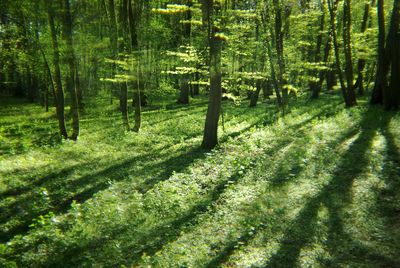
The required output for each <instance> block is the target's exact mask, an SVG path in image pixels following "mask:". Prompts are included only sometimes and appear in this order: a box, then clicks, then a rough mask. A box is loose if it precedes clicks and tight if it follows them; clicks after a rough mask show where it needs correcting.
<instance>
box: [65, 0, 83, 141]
mask: <svg viewBox="0 0 400 268" xmlns="http://www.w3.org/2000/svg"><path fill="white" fill-rule="evenodd" d="M63 2H64V6H63V10H64V12H63V13H64V14H63V15H64V20H63V29H64V39H65V41H66V44H67V50H66V60H67V63H68V77H67V79H68V83H67V84H66V86H67V90H68V92H69V95H70V98H71V113H72V134H71V136H70V137H69V138H70V139H71V140H77V139H78V136H79V106H78V96H77V93H76V80H75V79H76V76H75V74H76V63H75V51H74V42H73V38H72V17H71V8H70V0H64V1H63Z"/></svg>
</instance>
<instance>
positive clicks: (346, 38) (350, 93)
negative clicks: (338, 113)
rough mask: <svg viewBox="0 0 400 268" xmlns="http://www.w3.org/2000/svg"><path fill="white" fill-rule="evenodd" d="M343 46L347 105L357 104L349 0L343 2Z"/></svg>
mask: <svg viewBox="0 0 400 268" xmlns="http://www.w3.org/2000/svg"><path fill="white" fill-rule="evenodd" d="M343 46H344V54H345V59H346V65H345V73H346V83H347V89H346V91H347V94H346V95H347V100H346V105H347V107H352V106H355V105H357V99H356V93H355V91H354V84H353V79H354V73H353V59H352V52H351V0H345V1H344V4H343Z"/></svg>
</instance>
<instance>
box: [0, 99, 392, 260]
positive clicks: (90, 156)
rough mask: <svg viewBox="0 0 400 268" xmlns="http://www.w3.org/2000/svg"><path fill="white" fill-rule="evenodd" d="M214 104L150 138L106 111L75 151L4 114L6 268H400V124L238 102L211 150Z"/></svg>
mask: <svg viewBox="0 0 400 268" xmlns="http://www.w3.org/2000/svg"><path fill="white" fill-rule="evenodd" d="M206 105H207V102H206V100H205V99H202V98H199V99H194V100H193V103H192V104H191V105H189V106H180V105H165V104H160V105H158V106H157V105H156V106H155V107H158V109H151V108H149V109H147V110H145V111H144V113H143V128H142V129H141V132H140V133H139V134H137V133H127V132H125V131H124V130H123V126H122V125H121V119H120V115H119V113H118V111H117V109H116V107H115V106H116V105H114V106H113V105H109V104H107V101H105V100H104V101H102V100H101V99H96V100H95V101H94V102H93V103H92V104H90V105H88V106H87V107H91V108H90V109H89V108H88V110H87V111H86V113H85V114H84V115H83V117H82V131H81V136H80V140H79V141H78V142H77V143H74V142H66V141H62V140H60V139H59V138H58V135H57V130H56V128H57V127H56V122H55V120H54V117H53V112H50V113H45V112H43V110H42V109H41V108H40V107H37V106H35V105H31V104H26V103H21V102H20V101H17V100H7V102H5V103H2V105H1V108H0V152H1V154H0V198H1V200H0V211H1V213H0V242H1V243H2V244H0V266H6V267H13V266H18V267H60V266H62V267H93V266H94V267H124V266H125V267H148V266H151V267H400V256H399V255H398V252H400V242H399V241H400V232H399V230H400V225H399V223H400V191H399V190H400V138H399V137H400V115H399V114H397V113H394V112H383V111H382V110H381V109H380V108H379V107H368V106H367V105H366V104H365V103H364V102H362V101H361V105H359V107H357V108H353V109H343V105H342V103H341V100H340V98H338V97H336V96H323V97H322V98H321V99H320V100H318V101H315V102H308V101H306V100H305V99H302V98H300V99H298V100H297V102H296V103H295V104H294V105H293V107H292V112H291V113H290V114H289V115H287V116H286V117H284V118H281V117H278V116H276V109H275V105H274V104H273V103H262V104H261V103H260V104H259V105H258V106H257V107H256V108H248V107H247V104H245V103H243V104H242V105H239V106H235V105H233V104H232V103H229V102H226V103H224V107H223V112H224V121H225V122H224V131H220V141H221V143H220V146H219V147H218V148H217V149H215V150H213V151H202V150H200V149H199V144H200V143H201V136H202V128H203V125H204V115H205V111H206ZM221 130H222V129H221Z"/></svg>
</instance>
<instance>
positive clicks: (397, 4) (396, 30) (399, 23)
mask: <svg viewBox="0 0 400 268" xmlns="http://www.w3.org/2000/svg"><path fill="white" fill-rule="evenodd" d="M386 49H387V55H388V57H389V59H390V60H391V68H390V70H391V71H390V80H389V86H388V87H386V88H384V91H383V104H384V106H385V109H387V110H391V109H399V108H400V1H397V0H395V1H393V11H392V19H391V21H390V28H389V34H388V38H387V48H386Z"/></svg>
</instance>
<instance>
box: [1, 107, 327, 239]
mask: <svg viewBox="0 0 400 268" xmlns="http://www.w3.org/2000/svg"><path fill="white" fill-rule="evenodd" d="M317 116H319V115H318V114H317V115H316V117H317ZM263 120H264V123H265V119H262V120H259V121H256V122H255V123H253V124H251V125H250V126H248V127H246V128H245V129H243V130H240V131H238V132H234V133H230V134H228V135H225V137H224V138H223V139H222V140H221V141H222V142H224V140H225V139H227V137H232V138H234V137H237V136H239V135H241V134H242V133H243V132H246V131H247V130H249V129H250V128H252V127H253V126H255V125H258V124H260V123H261V122H263ZM310 120H311V119H309V120H308V121H310ZM268 123H273V120H271V121H270V122H268ZM203 153H204V152H203V151H202V150H200V149H192V150H191V151H189V152H184V153H182V154H180V155H178V156H176V157H172V158H169V159H167V160H166V161H164V162H162V163H160V165H157V168H155V167H149V166H147V165H146V164H144V165H143V166H142V168H141V169H140V170H142V171H143V170H146V173H154V171H155V170H156V169H157V170H159V169H160V167H162V170H164V171H163V172H162V173H160V174H157V176H153V179H150V180H148V181H146V182H145V183H144V184H142V185H140V186H139V188H138V190H139V191H140V192H142V193H145V192H147V191H148V190H149V189H151V188H152V187H153V186H154V185H155V184H157V183H158V182H160V181H163V180H166V179H167V178H169V177H170V175H171V174H172V172H173V171H176V172H180V171H182V170H183V169H184V168H186V167H187V166H188V165H190V164H191V163H192V162H193V161H194V160H195V159H196V158H199V157H201V155H203ZM153 155H154V153H152V154H146V155H140V156H138V157H134V158H132V159H127V160H125V161H123V162H120V163H118V164H116V165H112V166H110V167H108V168H106V169H104V170H102V171H100V172H97V173H95V174H90V175H85V176H81V177H79V178H78V179H76V180H73V181H62V182H60V180H54V181H50V180H51V179H54V178H59V177H62V176H68V175H69V174H71V173H72V172H73V171H74V169H75V168H77V167H71V168H68V169H64V170H61V171H59V172H56V173H53V174H49V175H47V176H45V177H43V178H41V179H39V180H35V181H32V183H31V185H26V186H24V187H23V188H18V189H13V190H10V191H7V192H5V193H2V195H3V196H4V197H6V196H11V195H14V194H23V193H25V192H27V191H29V190H31V188H32V186H35V187H36V188H37V187H41V186H45V187H46V189H47V190H48V191H49V192H50V197H51V200H55V201H53V202H52V203H51V206H50V207H47V208H45V209H36V211H35V212H34V213H29V214H27V215H24V216H22V217H20V218H19V219H18V220H19V224H18V225H16V226H14V228H12V229H11V230H8V231H7V232H2V233H0V241H4V242H5V241H8V240H9V239H10V238H11V237H13V236H14V235H16V234H21V233H24V232H26V231H27V230H28V226H29V224H30V223H31V221H32V219H34V218H36V217H38V216H39V215H44V214H46V213H48V212H50V211H52V212H56V213H64V212H66V211H67V210H68V208H69V207H70V204H71V203H72V201H74V200H75V201H77V202H84V201H86V200H87V199H89V198H91V197H92V196H93V194H94V193H96V192H98V191H101V190H103V189H105V188H107V187H108V186H109V184H108V181H105V180H104V179H103V180H100V181H97V182H95V183H94V185H93V184H92V182H93V181H96V179H97V178H100V179H102V178H104V177H108V178H109V179H110V180H112V181H118V180H121V179H123V178H124V177H126V176H127V175H128V173H129V172H128V171H127V168H129V167H130V166H131V165H132V164H134V163H135V162H138V161H139V162H144V163H145V162H146V161H147V160H149V159H150V158H151V157H152V156H153ZM115 170H120V171H122V173H121V172H117V173H116V172H115ZM136 172H137V171H136ZM48 182H50V183H49V184H48ZM60 183H61V184H60ZM85 185H90V187H86V189H85V187H84V186H85ZM80 188H84V190H83V191H80ZM59 190H62V192H63V193H62V194H61V195H60V194H59V193H58V192H59ZM65 193H74V194H73V195H70V196H67V197H65ZM63 195H64V196H63ZM31 199H32V196H31V195H26V196H25V197H21V198H19V199H18V200H17V201H16V203H14V205H13V204H10V206H11V207H8V209H7V212H6V213H2V217H1V219H0V220H1V221H2V222H4V220H5V219H6V220H9V219H10V217H11V216H12V215H17V216H18V215H19V213H18V212H19V211H20V209H21V204H24V202H25V203H26V202H28V201H29V200H31ZM22 207H23V206H22Z"/></svg>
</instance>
